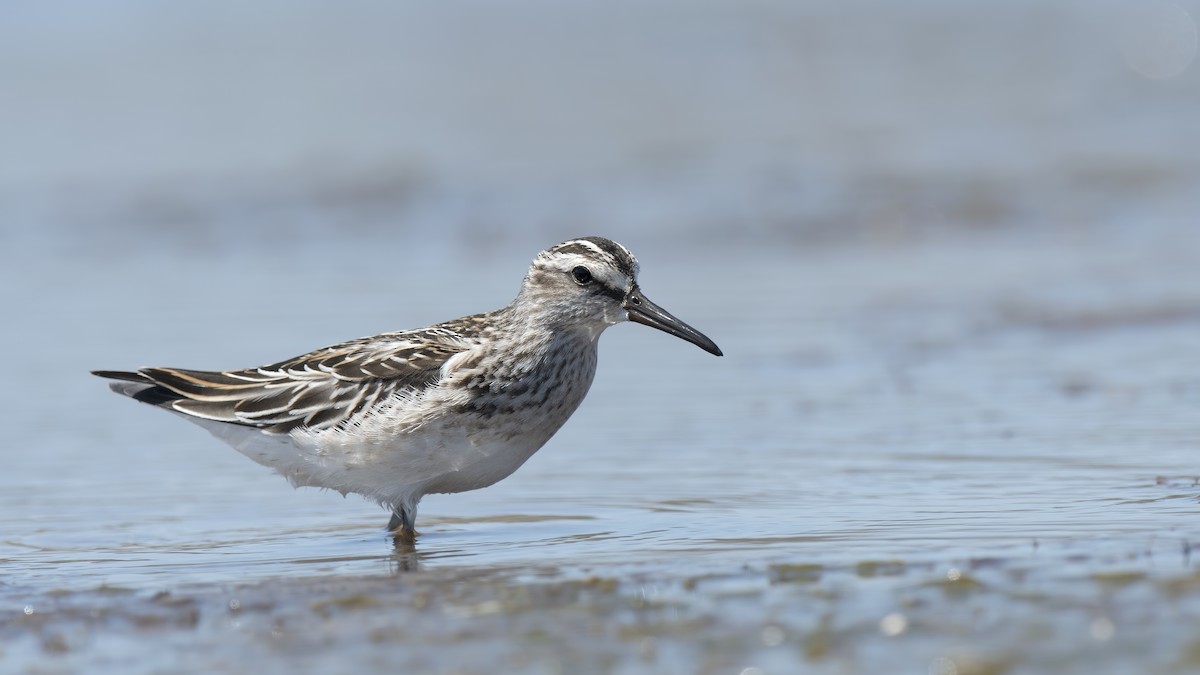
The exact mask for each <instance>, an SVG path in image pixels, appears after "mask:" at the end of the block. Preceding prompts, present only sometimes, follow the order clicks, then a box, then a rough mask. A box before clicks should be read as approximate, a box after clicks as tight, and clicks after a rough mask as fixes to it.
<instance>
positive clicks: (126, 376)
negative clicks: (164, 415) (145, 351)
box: [92, 370, 183, 409]
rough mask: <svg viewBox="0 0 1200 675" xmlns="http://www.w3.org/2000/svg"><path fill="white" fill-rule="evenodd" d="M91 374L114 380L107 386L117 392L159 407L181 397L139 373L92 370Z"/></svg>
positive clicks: (169, 406)
mask: <svg viewBox="0 0 1200 675" xmlns="http://www.w3.org/2000/svg"><path fill="white" fill-rule="evenodd" d="M92 374H93V375H95V376H97V377H103V378H105V379H108V380H116V381H115V382H112V383H111V384H109V385H108V386H109V388H110V389H112V390H113V391H115V392H117V393H118V394H121V395H122V396H128V397H129V398H132V399H133V400H135V401H140V402H142V403H148V404H150V405H155V406H159V407H160V408H168V409H169V408H171V403H172V402H173V401H178V400H179V399H181V398H183V397H182V396H180V395H179V394H177V393H175V392H173V391H171V390H170V389H167V388H166V387H164V386H162V385H160V384H157V383H155V382H154V380H151V379H150V378H149V377H146V376H145V375H143V374H141V373H135V372H131V371H128V370H93V371H92Z"/></svg>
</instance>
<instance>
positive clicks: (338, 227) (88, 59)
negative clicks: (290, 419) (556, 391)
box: [0, 2, 1200, 674]
mask: <svg viewBox="0 0 1200 675" xmlns="http://www.w3.org/2000/svg"><path fill="white" fill-rule="evenodd" d="M287 7H291V8H293V9H291V10H289V11H287V12H284V11H282V9H283V6H282V5H281V6H279V7H275V8H269V7H266V6H264V8H260V9H238V8H235V7H234V6H233V5H219V4H218V5H208V6H204V7H201V6H195V7H190V8H187V9H173V10H170V11H166V10H160V9H155V6H153V5H150V4H148V3H147V4H142V3H136V2H127V3H120V4H118V5H116V6H114V7H112V8H109V9H106V10H104V11H100V10H96V9H90V10H86V8H85V7H83V6H82V5H80V6H77V7H74V9H75V10H76V11H75V12H74V13H72V14H70V15H62V16H59V15H57V14H56V13H54V12H53V11H52V10H50V9H47V8H45V7H43V6H40V5H37V6H34V5H29V6H23V7H20V8H13V12H14V14H13V20H11V21H6V22H5V25H4V26H3V27H0V37H2V38H4V39H0V64H3V68H4V70H3V71H2V73H3V77H4V78H5V83H6V87H5V88H6V90H7V91H8V92H9V96H10V100H8V102H7V103H6V105H4V106H0V128H2V129H3V132H0V133H3V134H4V137H3V140H4V144H3V145H4V146H5V147H6V148H7V150H5V151H4V152H5V160H4V161H3V162H0V178H2V182H0V237H2V239H0V298H2V299H3V308H4V313H5V317H6V318H5V330H4V331H3V337H2V338H0V339H2V340H3V342H2V343H0V346H3V348H4V349H3V351H4V353H5V354H7V355H8V359H7V360H6V361H7V371H8V376H7V377H6V378H5V380H4V382H5V384H6V386H5V387H4V388H3V392H2V393H0V409H3V410H5V411H7V413H8V419H9V420H10V424H9V425H8V430H7V433H6V434H5V442H4V444H3V446H2V449H0V461H2V462H3V466H4V467H5V470H4V471H2V472H0V533H2V536H0V670H3V671H5V672H8V671H13V672H43V671H49V672H75V671H79V672H82V671H87V672H129V671H131V670H134V671H143V672H177V671H180V670H198V671H224V672H244V671H248V670H258V671H261V670H270V671H282V670H291V669H300V670H312V671H318V670H367V671H373V670H389V671H395V670H401V671H454V672H492V671H494V670H495V668H496V667H497V665H498V664H499V666H500V667H502V668H503V669H507V670H523V671H533V672H613V671H617V672H640V671H651V672H681V673H684V672H687V673H690V672H714V673H716V672H733V673H739V672H741V673H748V674H752V673H754V672H756V670H755V669H757V672H767V673H771V672H795V671H797V670H798V669H804V670H806V671H812V672H863V673H873V672H882V671H883V670H896V671H903V672H936V673H950V672H958V673H970V672H978V673H998V672H1048V671H1053V672H1100V671H1104V670H1111V671H1112V672H1129V671H1131V670H1133V671H1142V672H1151V671H1154V672H1164V671H1165V672H1170V671H1179V672H1187V671H1188V670H1190V669H1193V668H1195V667H1196V666H1197V664H1198V663H1200V642H1197V636H1196V634H1195V631H1194V628H1193V627H1194V626H1195V625H1198V624H1197V623H1196V622H1197V621H1198V620H1200V581H1198V580H1200V573H1198V572H1197V570H1196V566H1195V561H1194V560H1193V557H1192V555H1191V547H1192V546H1193V545H1194V544H1195V543H1196V542H1200V525H1197V520H1196V516H1197V514H1198V512H1200V504H1198V500H1200V487H1198V485H1197V480H1198V479H1200V465H1198V464H1197V460H1196V458H1197V452H1198V449H1200V421H1198V420H1200V418H1198V417H1197V414H1196V412H1197V410H1198V409H1200V351H1198V350H1197V344H1200V342H1198V340H1197V335H1198V334H1200V274H1197V272H1196V270H1197V269H1198V268H1200V253H1198V252H1200V189H1197V186H1200V132H1198V131H1197V129H1200V127H1197V125H1196V123H1195V120H1196V114H1197V112H1198V111H1200V86H1198V85H1200V82H1198V78H1200V74H1198V73H1200V68H1198V67H1197V66H1196V65H1195V64H1194V63H1192V61H1194V60H1195V59H1194V57H1195V25H1194V20H1193V19H1192V18H1191V17H1195V16H1196V15H1197V12H1196V7H1195V5H1194V4H1190V3H1182V4H1179V5H1176V4H1171V3H1157V4H1155V3H1144V4H1141V3H1129V4H1123V3H1106V4H1095V3H1061V4H1056V5H1053V6H1043V5H1041V4H1038V3H1015V4H1013V3H984V4H978V5H975V6H972V7H971V8H969V9H968V8H965V7H959V5H958V4H957V3H942V2H921V3H916V4H906V5H905V6H904V8H899V7H897V6H893V5H890V4H886V3H868V2H855V3H849V4H845V3H829V4H823V3H807V4H801V5H789V4H783V3H769V2H763V3H754V4H752V5H742V4H737V5H735V4H732V3H706V4H703V5H701V6H692V5H690V4H688V5H684V4H680V5H678V6H676V5H675V4H672V3H666V4H655V5H645V4H634V3H627V4H620V5H612V6H610V5H605V6H600V5H594V6H593V5H586V4H585V5H576V6H572V7H570V8H568V7H565V6H558V5H545V6H543V3H539V2H525V3H520V4H517V5H511V6H507V7H506V8H505V9H504V10H500V9H498V8H495V7H492V6H490V5H487V4H486V3H477V4H475V5H469V6H465V5H460V6H457V7H456V8H438V7H434V6H418V5H404V6H400V7H397V8H388V9H385V8H381V7H376V6H373V5H365V4H364V5H353V4H352V5H347V6H345V7H344V8H342V9H340V10H338V11H337V12H334V11H333V10H330V9H322V8H320V7H317V6H315V5H312V6H309V5H298V6H293V5H288V6H287ZM85 10H86V11H85ZM1180 12H1182V15H1180ZM1188 12H1190V15H1189V14H1188ZM1181 16H1182V17H1183V18H1180V17H1181ZM1164 17H1165V18H1164ZM1188 22H1191V24H1190V25H1191V28H1190V30H1191V32H1190V33H1189V32H1188ZM1145 26H1150V27H1151V28H1150V29H1145V30H1143V29H1144V28H1145ZM1155 26H1158V27H1159V29H1160V30H1159V33H1154V32H1153V29H1154V27H1155ZM1146 30H1150V33H1149V35H1150V36H1151V37H1150V38H1146V37H1145V35H1147V33H1146ZM1189 35H1190V36H1191V37H1190V40H1191V42H1189V37H1188V36H1189ZM1139 36H1141V37H1139ZM1156 36H1157V37H1156ZM1139 40H1142V42H1139ZM1145 40H1150V42H1145ZM1155 40H1157V42H1156V41H1155ZM1164 40H1165V42H1164ZM214 45H220V48H217V47H215V46H214ZM1139 45H1141V46H1139ZM1146 45H1151V46H1146ZM1153 45H1159V48H1158V49H1157V51H1156V50H1155V49H1152V48H1151V47H1152V46H1153ZM1164 45H1165V46H1164ZM1189 45H1191V47H1190V51H1189ZM1189 54H1190V56H1189ZM1176 71H1178V72H1176ZM579 234H601V235H605V236H610V237H613V238H615V239H618V240H620V241H622V242H623V243H625V244H627V245H628V246H629V247H630V248H632V249H633V250H634V251H635V253H637V254H638V255H639V257H640V259H641V262H642V267H643V273H642V285H643V288H644V289H645V290H646V292H647V294H648V295H649V296H650V297H651V298H653V299H654V300H655V301H656V302H658V303H660V304H662V305H663V306H665V307H667V308H669V309H670V310H671V311H673V312H674V313H675V314H677V315H678V316H680V317H681V318H683V319H684V320H686V321H688V322H689V323H691V324H693V325H695V326H696V327H698V328H700V329H701V330H703V331H704V332H706V333H707V334H708V335H710V336H711V337H712V338H713V339H714V340H715V341H716V342H717V343H718V344H719V345H720V346H721V347H722V348H723V349H724V351H725V353H726V356H725V357H724V358H721V359H717V358H713V357H711V356H709V355H707V354H705V353H703V352H701V351H700V350H698V349H696V348H694V347H693V346H691V345H688V344H686V343H684V342H682V341H678V340H674V339H672V338H670V337H669V336H666V335H664V334H661V333H658V332H656V331H652V330H649V329H646V328H645V327H641V326H636V325H628V324H627V325H621V326H617V327H615V328H613V329H611V330H610V331H609V332H608V333H606V334H605V335H604V337H603V338H602V340H601V364H600V365H601V367H600V372H599V373H598V375H597V378H596V382H595V385H594V386H593V389H592V391H591V393H590V394H589V397H588V399H587V400H586V401H585V403H584V405H583V407H582V408H581V410H580V411H579V412H578V413H576V415H575V416H574V417H573V418H572V420H571V421H570V422H569V423H568V424H567V426H566V427H565V428H564V429H563V430H562V431H561V432H560V433H559V434H558V435H557V436H556V437H555V438H554V439H553V440H552V441H551V442H550V443H549V444H548V445H547V446H546V447H545V448H544V449H543V450H542V451H540V452H539V453H538V454H537V455H535V456H534V458H533V459H532V460H531V461H530V462H529V463H528V464H527V465H526V466H525V467H523V468H522V469H521V470H519V471H518V472H517V473H516V474H515V475H514V476H512V477H511V478H509V479H506V480H505V481H503V482H501V483H499V484H497V485H495V486H493V487H491V488H488V489H486V490H481V491H477V492H472V493H467V494H461V495H450V496H431V497H428V498H427V499H426V500H425V501H424V502H423V503H422V509H421V516H420V529H421V530H422V532H423V535H422V537H421V538H420V540H419V542H418V544H417V546H416V547H415V549H412V550H409V549H401V550H396V549H393V547H392V545H391V542H390V541H389V540H387V539H386V538H385V537H384V536H383V533H382V531H381V526H382V525H383V523H384V522H385V521H386V514H385V513H384V512H383V511H382V510H380V509H379V508H378V507H376V506H374V505H373V504H370V503H367V502H364V501H362V500H359V499H357V498H355V497H353V496H351V497H350V498H347V499H343V498H342V497H340V496H339V495H336V494H332V493H326V492H320V491H316V490H311V489H303V490H298V491H297V490H293V489H292V488H291V487H290V486H288V485H287V483H286V482H285V481H284V480H282V479H281V478H279V477H278V476H273V475H271V474H270V473H269V472H268V471H267V470H266V469H263V468H262V467H259V466H257V465H255V464H253V463H251V462H249V461H247V460H246V459H245V458H243V457H242V456H240V455H239V454H237V453H236V452H234V451H233V450H231V449H229V448H227V447H225V446H224V445H222V444H221V443H220V442H218V441H216V440H215V439H212V438H211V437H209V436H208V435H207V434H206V433H205V432H203V431H202V430H200V429H198V428H196V427H193V426H192V425H189V424H186V423H185V422H183V421H181V420H179V419H176V418H174V417H173V416H171V415H167V414H163V413H162V412H161V411H156V410H152V409H149V408H147V407H145V406H138V405H136V404H134V403H133V402H131V401H128V400H126V399H122V398H120V397H118V396H115V395H113V394H111V393H109V392H108V391H107V389H106V387H105V386H104V383H103V382H102V381H100V380H98V379H96V378H93V377H91V376H89V375H88V374H87V371H88V370H90V369H94V368H129V367H136V366H142V365H173V366H181V367H193V368H228V367H243V366H251V365H256V364H260V363H267V362H273V361H276V360H278V359H280V358H283V357H287V356H292V355H295V354H298V353H301V352H304V351H307V350H309V349H312V348H315V347H318V346H322V345H325V344H330V343H333V342H336V341H340V340H344V339H347V338H352V337H358V336H361V335H368V334H371V333H375V332H379V331H384V330H392V329H399V328H408V327H416V326H421V325H426V324H428V323H432V322H436V321H440V320H444V319H449V318H452V317H455V316H459V315H462V314H467V313H471V312H476V311H482V310H487V309H492V308H495V307H498V306H500V305H502V304H504V303H507V302H508V301H509V300H510V299H511V297H512V296H513V295H514V294H515V292H516V289H517V287H518V284H519V281H520V278H521V275H522V274H523V273H524V271H525V268H526V266H527V265H528V263H529V260H530V259H531V258H532V256H533V255H534V254H535V253H536V252H537V251H538V250H540V249H542V248H544V247H545V246H547V245H549V244H552V243H555V242H557V241H560V240H563V239H566V238H569V237H572V236H576V235H579Z"/></svg>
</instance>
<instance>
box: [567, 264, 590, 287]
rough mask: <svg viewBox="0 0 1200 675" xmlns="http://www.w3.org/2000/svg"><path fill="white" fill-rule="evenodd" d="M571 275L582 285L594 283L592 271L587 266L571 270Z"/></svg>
mask: <svg viewBox="0 0 1200 675" xmlns="http://www.w3.org/2000/svg"><path fill="white" fill-rule="evenodd" d="M571 276H572V277H574V278H575V283H577V284H579V285H580V286H587V285H588V284H590V283H592V273H591V271H589V270H588V268H586V267H583V266H580V267H576V268H575V269H573V270H571Z"/></svg>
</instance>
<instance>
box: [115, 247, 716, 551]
mask: <svg viewBox="0 0 1200 675" xmlns="http://www.w3.org/2000/svg"><path fill="white" fill-rule="evenodd" d="M637 274H638V263H637V259H636V258H634V257H633V254H632V253H630V252H629V249H627V248H625V247H624V246H622V245H620V244H618V243H616V242H614V241H611V240H609V239H604V238H603V237H583V238H580V239H572V240H571V241H567V242H563V243H561V244H558V245H557V246H553V247H551V248H549V249H546V250H545V251H542V252H541V253H539V254H538V256H537V257H536V258H535V259H534V261H533V264H532V265H531V266H530V267H529V272H528V273H527V274H526V275H525V279H524V281H523V282H522V284H521V291H520V293H518V294H517V297H516V299H515V300H513V301H512V303H511V304H509V305H508V306H507V307H504V308H502V309H498V310H495V311H492V312H486V313H483V314H474V315H471V316H466V317H463V318H461V319H455V320H453V321H447V322H445V323H440V324H437V325H434V326H429V327H427V328H417V329H414V330H406V331H399V332H395V333H383V334H381V335H375V336H372V337H366V338H361V339H358V340H351V341H349V342H343V343H341V344H337V345H333V346H332V347H326V348H324V349H318V350H316V351H313V352H309V353H307V354H304V355H302V356H298V357H296V358H292V359H288V360H286V361H280V362H279V363H275V364H272V365H269V366H263V367H261V368H248V369H245V370H226V371H199V370H184V369H180V368H142V369H140V370H138V371H136V372H128V371H111V370H98V371H93V372H94V373H95V374H96V375H99V376H100V377H106V378H110V379H113V380H117V381H116V382H113V383H112V385H111V387H112V390H113V391H115V392H117V393H119V394H124V395H125V396H129V397H131V398H133V399H135V400H137V401H141V402H143V403H149V404H151V405H154V406H157V407H160V408H165V409H167V410H170V411H172V412H175V413H178V414H180V415H182V416H184V417H186V418H187V419H188V420H190V421H192V422H195V423H197V424H199V425H200V426H203V427H205V428H206V429H208V430H209V431H210V432H212V434H213V435H215V436H217V437H218V438H220V439H221V440H223V441H225V442H226V443H229V444H230V445H232V446H233V447H234V448H236V449H237V450H238V451H239V452H241V453H242V454H244V455H246V456H247V457H249V458H250V459H252V460H254V461H256V462H258V463H259V464H263V465H265V466H268V467H271V468H272V469H275V470H276V471H277V472H279V473H280V474H282V475H283V476H285V477H286V478H287V479H288V480H289V481H290V482H291V483H292V485H294V486H296V487H300V486H315V487H322V488H329V489H331V490H337V491H338V492H341V493H342V494H346V493H350V492H354V493H357V494H361V495H363V496H365V497H367V498H368V499H372V500H375V501H377V502H379V503H380V504H381V505H383V506H384V507H386V508H389V509H391V511H392V517H391V520H390V521H389V523H388V526H387V527H388V530H389V531H390V532H391V533H392V534H393V535H395V536H396V537H397V538H400V539H402V540H410V541H411V540H412V538H413V537H414V536H415V535H416V531H415V529H414V524H415V521H416V515H417V504H418V502H420V501H421V498H422V497H423V496H425V495H427V494H430V493H449V492H464V491H466V490H475V489H478V488H482V487H487V486H488V485H491V484H493V483H495V482H496V481H498V480H500V479H502V478H505V477H506V476H508V475H509V474H511V473H512V472H513V471H516V469H517V467H519V466H521V465H522V464H524V463H525V460H527V459H529V457H530V456H532V455H533V453H534V452H536V451H537V450H538V449H539V448H541V447H542V445H544V444H545V443H546V441H548V440H549V439H550V437H551V436H553V435H554V432H556V431H558V429H559V427H561V426H562V425H563V423H564V422H566V421H567V418H568V417H570V416H571V413H573V412H574V411H575V409H576V408H577V407H578V406H579V404H580V402H581V401H583V397H584V395H585V394H587V391H588V388H589V387H590V386H591V384H592V376H593V375H595V372H596V343H597V340H598V338H599V337H600V333H602V332H603V331H604V329H605V328H607V327H609V326H611V325H613V324H615V323H620V322H622V321H626V320H628V321H634V322H636V323H641V324H645V325H647V326H651V327H653V328H657V329H659V330H661V331H665V332H667V333H669V334H671V335H674V336H676V337H680V338H682V339H684V340H687V341H688V342H691V343H692V344H695V345H697V346H698V347H700V348H701V349H703V350H704V351H706V352H709V353H711V354H715V355H717V356H721V350H720V348H718V347H717V345H716V344H714V343H713V341H712V340H710V339H708V338H707V337H706V336H705V335H703V334H702V333H700V331H698V330H696V329H695V328H692V327H691V326H689V325H687V324H686V323H684V322H682V321H680V320H679V319H677V318H675V317H674V316H672V315H671V314H670V313H669V312H667V311H666V310H665V309H663V308H661V307H659V306H658V305H656V304H654V303H653V302H650V300H649V299H647V298H646V296H645V295H644V294H643V293H642V291H641V289H640V288H639V287H638V281H637Z"/></svg>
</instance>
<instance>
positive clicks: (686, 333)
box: [623, 288, 722, 356]
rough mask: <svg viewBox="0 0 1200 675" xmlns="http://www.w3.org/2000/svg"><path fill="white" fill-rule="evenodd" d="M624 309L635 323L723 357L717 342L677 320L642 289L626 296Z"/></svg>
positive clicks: (637, 289)
mask: <svg viewBox="0 0 1200 675" xmlns="http://www.w3.org/2000/svg"><path fill="white" fill-rule="evenodd" d="M623 307H624V308H625V309H626V311H627V312H628V314H629V320H630V321H633V322H634V323H640V324H642V325H644V326H650V327H651V328H657V329H659V330H661V331H662V332H664V333H670V334H671V335H674V336H675V337H677V338H682V339H684V340H687V341H688V342H690V343H692V344H694V345H696V346H697V347H699V348H700V349H703V350H704V351H706V352H708V353H709V354H716V355H717V356H722V354H721V348H720V347H718V346H717V345H716V343H715V342H713V341H712V340H709V339H708V336H706V335H705V334H704V333H701V332H700V331H698V330H696V329H695V328H692V327H691V326H689V325H687V324H686V323H684V322H682V321H680V320H679V319H676V318H675V317H674V316H673V315H672V314H671V313H670V312H668V311H667V310H665V309H663V308H662V307H659V306H658V305H656V304H654V303H653V302H650V299H649V298H647V297H646V296H645V295H644V294H643V293H642V289H640V288H634V289H633V290H632V291H630V292H629V295H627V296H625V304H624V305H623Z"/></svg>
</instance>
